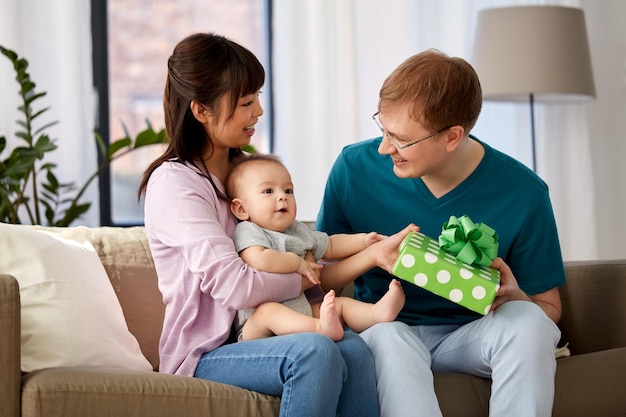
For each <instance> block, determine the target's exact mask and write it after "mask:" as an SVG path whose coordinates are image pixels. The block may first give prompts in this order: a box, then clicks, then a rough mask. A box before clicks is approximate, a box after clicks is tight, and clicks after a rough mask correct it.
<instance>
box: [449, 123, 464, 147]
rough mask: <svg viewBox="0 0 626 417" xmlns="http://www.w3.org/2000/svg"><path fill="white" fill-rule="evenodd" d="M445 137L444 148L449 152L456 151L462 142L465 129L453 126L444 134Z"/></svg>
mask: <svg viewBox="0 0 626 417" xmlns="http://www.w3.org/2000/svg"><path fill="white" fill-rule="evenodd" d="M444 134H445V135H446V136H445V138H446V147H447V148H448V149H449V150H452V149H456V147H457V146H459V144H460V143H461V141H462V140H463V135H464V134H465V129H464V128H463V126H461V125H455V126H452V127H450V128H448V130H447V131H445V132H444Z"/></svg>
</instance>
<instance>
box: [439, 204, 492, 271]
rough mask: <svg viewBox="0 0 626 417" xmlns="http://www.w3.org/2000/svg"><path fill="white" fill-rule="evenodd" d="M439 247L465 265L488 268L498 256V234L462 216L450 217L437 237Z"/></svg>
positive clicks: (484, 225)
mask: <svg viewBox="0 0 626 417" xmlns="http://www.w3.org/2000/svg"><path fill="white" fill-rule="evenodd" d="M439 247H440V248H441V249H443V250H445V251H446V252H449V253H451V254H453V255H454V256H456V258H457V259H458V260H459V261H461V262H464V263H466V264H470V265H472V264H478V265H484V266H490V265H491V261H493V260H494V259H495V258H496V256H498V234H497V233H496V231H495V230H493V229H492V228H491V227H489V226H487V225H486V224H484V223H478V224H477V223H474V222H472V220H471V219H470V218H469V217H468V216H466V215H464V216H461V217H459V218H457V217H455V216H450V220H448V221H447V222H445V223H444V224H443V226H442V229H441V234H440V235H439Z"/></svg>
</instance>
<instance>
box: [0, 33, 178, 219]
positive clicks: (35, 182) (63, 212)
mask: <svg viewBox="0 0 626 417" xmlns="http://www.w3.org/2000/svg"><path fill="white" fill-rule="evenodd" d="M0 52H1V53H2V54H3V55H4V56H6V57H7V58H8V59H9V60H11V62H12V63H13V68H14V70H15V73H16V80H17V82H18V84H19V87H20V90H19V95H20V98H21V101H22V103H21V104H20V106H19V107H18V110H19V112H20V115H21V119H20V120H18V121H17V123H18V125H19V126H20V130H18V131H17V132H16V136H17V138H18V139H20V140H21V141H22V146H16V147H14V148H13V149H12V150H8V149H6V148H7V140H6V137H5V136H2V135H0V222H4V223H15V224H19V223H30V224H42V225H43V224H45V225H48V226H69V225H70V224H71V223H72V222H73V221H74V220H76V219H78V218H79V217H80V216H81V215H82V214H84V213H85V212H87V210H89V208H90V207H91V203H90V202H84V201H82V200H81V198H82V196H83V193H84V192H85V190H86V189H87V187H88V186H89V184H91V182H92V181H93V180H94V179H96V178H97V177H98V175H99V174H100V173H101V172H102V171H103V170H104V169H106V168H107V167H108V166H109V165H110V163H111V162H112V161H113V160H115V159H116V158H119V157H121V156H122V155H124V154H126V153H128V152H132V151H133V150H135V149H137V148H141V147H143V146H146V145H153V144H160V143H164V142H165V141H166V136H165V131H164V130H160V131H158V132H157V131H155V130H154V129H153V128H152V126H151V125H150V123H149V122H147V128H146V129H145V130H144V131H142V132H140V133H139V134H138V135H137V136H136V137H135V139H134V140H133V139H131V138H130V135H128V132H127V131H126V129H125V131H126V137H124V138H122V139H118V140H116V141H114V142H113V143H111V144H110V145H108V146H107V145H106V144H105V143H104V141H103V140H102V138H101V137H100V136H99V135H98V134H96V135H95V141H96V144H97V146H98V147H99V150H100V155H101V162H100V163H99V165H98V167H97V168H96V170H95V172H94V173H93V174H92V175H91V176H90V177H89V178H88V179H87V180H86V181H85V183H84V184H83V186H82V187H80V188H78V187H77V186H76V184H75V183H74V182H68V183H62V182H60V181H59V180H58V178H57V177H56V175H55V168H56V165H55V164H54V163H51V162H48V161H46V156H47V155H48V154H49V153H50V152H53V151H54V150H55V149H56V148H57V146H56V144H55V140H54V139H52V138H50V136H49V135H48V134H47V133H46V130H47V129H48V128H49V127H50V126H53V125H54V124H56V123H57V122H50V123H46V124H43V125H39V127H37V126H38V124H37V123H39V120H40V119H41V116H42V115H43V114H45V112H46V111H47V110H48V108H42V109H36V108H35V107H34V104H35V103H38V100H39V99H41V98H42V97H44V96H45V95H46V93H45V92H38V91H36V84H35V83H34V82H33V81H32V80H31V78H30V75H29V73H28V61H26V59H24V58H21V57H19V56H18V55H17V53H15V52H14V51H12V50H10V49H7V48H5V47H3V46H1V45H0ZM5 150H6V151H7V152H8V156H7V157H4V156H3V152H4V151H5ZM44 220H45V221H44Z"/></svg>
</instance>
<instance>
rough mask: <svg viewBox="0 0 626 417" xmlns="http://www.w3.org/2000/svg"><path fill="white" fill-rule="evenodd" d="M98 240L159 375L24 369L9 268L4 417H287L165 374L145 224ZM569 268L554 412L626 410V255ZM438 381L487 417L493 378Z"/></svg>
mask: <svg viewBox="0 0 626 417" xmlns="http://www.w3.org/2000/svg"><path fill="white" fill-rule="evenodd" d="M89 240H90V241H91V242H92V243H93V245H94V247H95V248H96V249H97V251H98V254H99V256H100V259H101V261H102V263H103V265H104V267H105V269H106V271H107V273H108V276H109V279H110V280H111V283H112V285H113V288H114V290H115V293H116V294H117V296H118V298H119V301H120V304H121V306H122V309H123V311H124V316H125V319H126V322H127V324H128V328H129V330H130V331H131V332H132V333H133V334H134V335H135V337H136V338H137V340H138V341H139V344H140V347H141V350H142V352H143V354H144V355H145V356H146V358H147V359H148V360H149V361H150V363H151V364H152V366H153V368H154V370H155V372H152V373H150V372H136V371H126V370H123V369H115V368H87V367H81V368H50V369H42V370H38V371H34V372H30V373H28V374H23V373H21V370H20V295H19V294H20V293H19V286H18V283H17V281H16V279H15V278H14V277H13V276H10V275H6V274H4V275H3V274H2V272H3V271H0V335H1V339H0V340H1V341H0V370H1V371H0V416H4V417H17V416H28V417H34V416H42V417H43V416H46V417H52V416H59V417H61V416H62V417H72V416H76V417H85V416H90V417H95V416H149V417H159V416H163V417H171V416H277V415H278V410H279V402H280V399H279V398H277V397H272V396H268V395H262V394H259V393H255V392H251V391H247V390H244V389H241V388H237V387H233V386H228V385H223V384H219V383H213V382H208V381H203V380H199V379H194V378H187V377H179V376H173V375H166V374H160V373H158V372H156V370H157V369H158V366H159V359H158V352H157V349H158V348H157V346H158V339H159V334H160V330H161V321H162V317H163V312H164V307H163V304H162V302H161V296H160V293H159V291H158V289H157V277H156V273H155V270H154V264H153V262H152V258H151V256H150V252H149V249H148V244H147V241H146V237H145V232H144V230H143V228H141V227H133V228H111V227H97V228H92V229H90V239H89ZM0 256H2V254H0ZM566 267H567V278H568V282H567V284H566V285H565V286H564V287H563V288H562V289H561V297H562V301H563V318H562V320H561V323H560V327H561V329H562V331H563V339H564V341H567V342H568V343H569V349H570V351H571V356H570V357H564V358H560V359H558V369H557V375H556V400H555V405H554V414H553V415H554V416H567V417H576V416H581V417H590V416H594V417H599V416H626V395H625V391H624V382H625V381H626V260H620V261H597V262H576V263H568V264H567V265H566ZM528 383H529V384H532V383H533V381H528ZM435 384H436V390H437V395H438V398H439V400H440V403H441V408H442V410H443V413H444V415H445V416H447V417H450V416H463V417H471V416H487V415H488V401H489V391H490V381H489V380H486V379H481V378H477V377H473V376H469V375H463V374H437V375H436V376H435ZM519 389H520V390H523V389H524V387H519ZM416 415H418V410H416Z"/></svg>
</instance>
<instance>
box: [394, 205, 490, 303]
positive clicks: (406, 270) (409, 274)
mask: <svg viewBox="0 0 626 417" xmlns="http://www.w3.org/2000/svg"><path fill="white" fill-rule="evenodd" d="M452 219H453V217H451V220H452ZM454 219H455V220H457V219H456V218H454ZM446 225H447V223H446V224H444V229H445V227H446ZM442 236H443V233H442ZM439 240H440V241H442V238H441V237H440V239H439ZM496 240H497V235H496ZM440 244H441V245H442V246H444V247H445V245H444V243H443V242H440V243H438V241H437V240H435V239H432V238H430V237H428V236H426V235H424V234H423V233H419V232H410V233H409V234H408V235H407V236H406V237H405V239H404V240H403V241H402V243H401V244H400V248H399V255H398V260H397V261H396V264H395V265H394V267H393V274H394V275H395V276H397V277H398V278H401V279H403V280H405V281H408V282H410V283H411V284H415V285H417V286H418V287H421V288H424V289H426V290H428V291H430V292H432V293H434V294H437V295H439V296H441V297H444V298H446V299H448V300H450V301H453V302H455V303H457V304H459V305H461V306H463V307H466V308H468V309H470V310H472V311H475V312H477V313H479V314H482V315H485V314H487V313H488V312H489V309H490V308H491V304H492V303H493V300H494V298H495V296H496V291H498V288H499V287H500V272H499V271H498V270H496V269H494V268H492V267H490V266H485V265H480V264H468V263H465V262H461V261H460V260H458V259H457V257H455V256H454V255H453V254H451V253H449V252H447V251H445V250H443V249H441V248H440ZM496 250H497V243H496Z"/></svg>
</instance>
